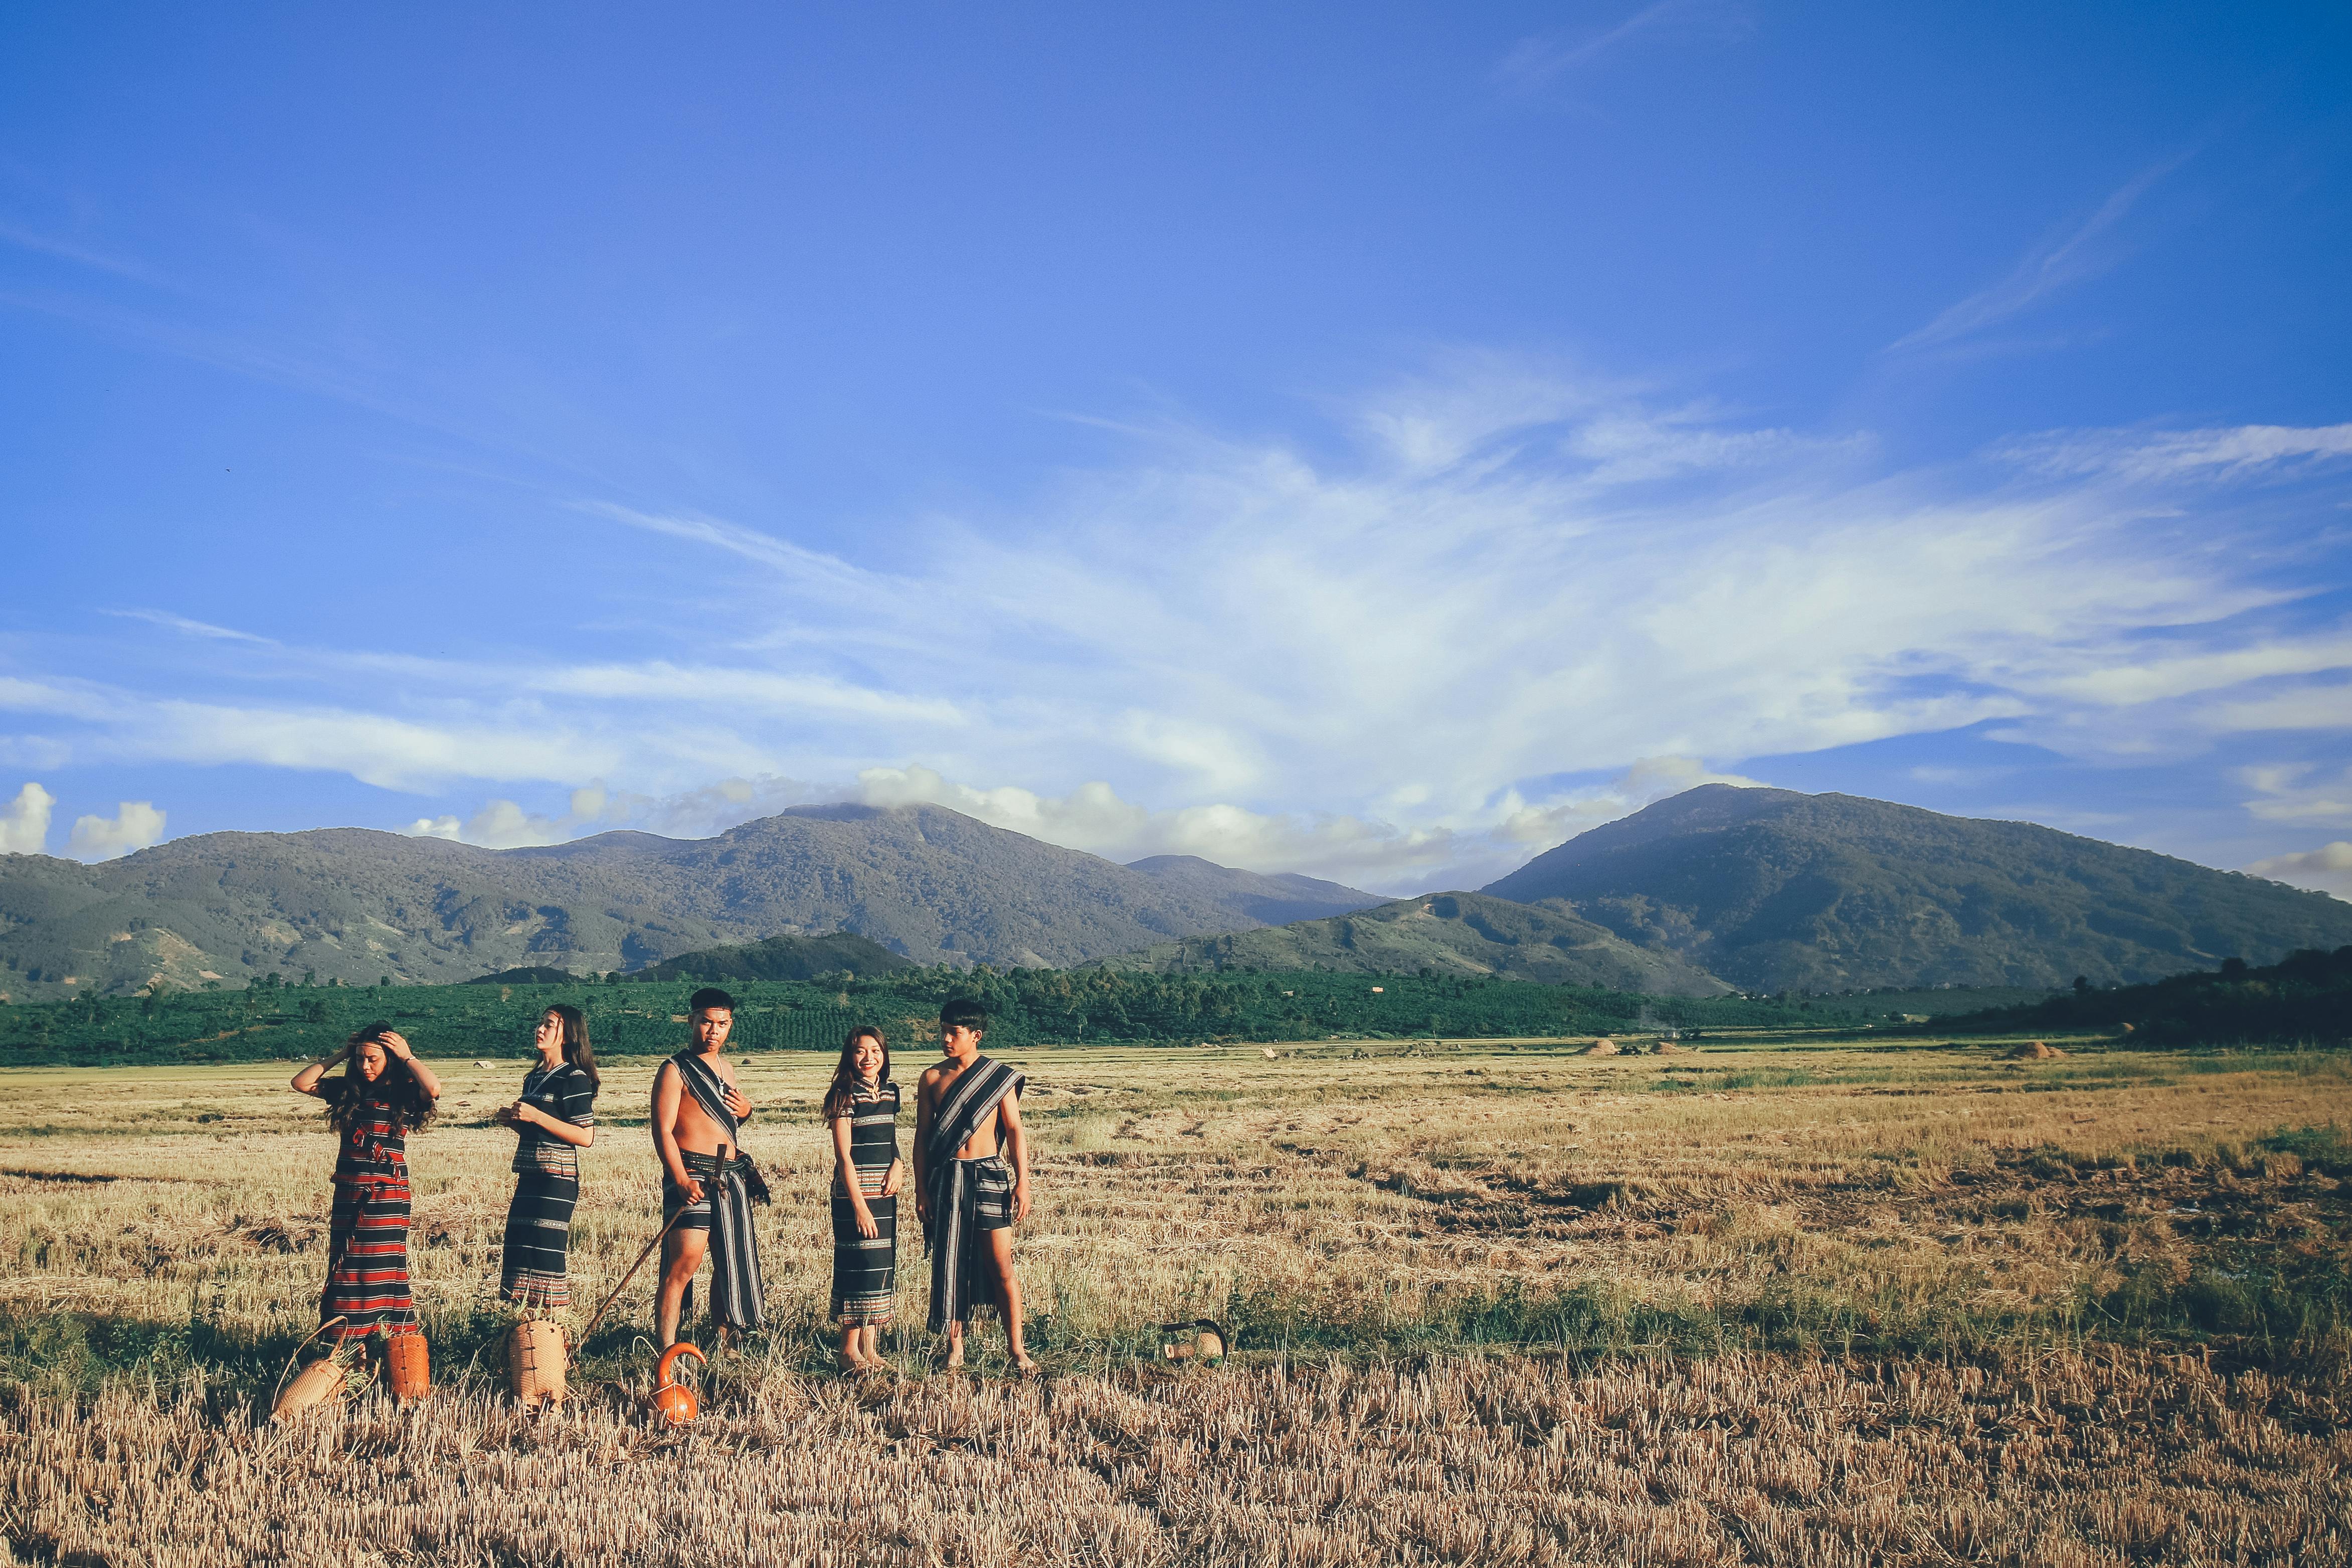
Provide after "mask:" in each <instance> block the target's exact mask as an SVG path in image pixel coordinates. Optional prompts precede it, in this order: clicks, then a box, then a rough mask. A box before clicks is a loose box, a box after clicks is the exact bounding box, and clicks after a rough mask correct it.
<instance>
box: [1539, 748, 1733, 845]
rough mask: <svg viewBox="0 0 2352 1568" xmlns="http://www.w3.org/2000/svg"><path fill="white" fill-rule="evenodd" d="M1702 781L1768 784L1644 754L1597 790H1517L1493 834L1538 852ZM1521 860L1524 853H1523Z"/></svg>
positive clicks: (1680, 759) (1694, 760)
mask: <svg viewBox="0 0 2352 1568" xmlns="http://www.w3.org/2000/svg"><path fill="white" fill-rule="evenodd" d="M1702 784H1733V785H1737V786H1738V787H1739V788H1741V789H1762V788H1766V786H1765V784H1764V782H1763V780H1761V779H1749V778H1747V777H1745V776H1744V775H1742V774H1738V773H1720V772H1717V770H1716V769H1714V768H1709V767H1708V766H1707V765H1706V763H1704V762H1702V761H1700V760H1699V759H1698V758H1696V757H1644V758H1642V759H1641V760H1640V761H1638V762H1636V763H1634V764H1633V767H1631V768H1627V769H1626V770H1625V771H1624V772H1623V773H1622V774H1620V775H1619V776H1618V777H1617V778H1615V779H1611V780H1610V781H1609V782H1608V783H1607V784H1605V785H1602V786H1601V787H1600V788H1599V789H1588V790H1584V791H1580V792H1577V793H1573V794H1570V795H1566V796H1562V797H1557V798H1553V799H1549V800H1543V801H1540V802H1536V803H1529V802H1528V801H1527V800H1524V799H1522V798H1521V797H1520V795H1519V793H1518V791H1517V790H1516V789H1515V790H1512V791H1510V792H1509V793H1508V794H1507V795H1506V796H1505V797H1504V799H1503V802H1502V806H1501V813H1502V821H1501V822H1500V823H1499V824H1498V825H1497V826H1496V829H1495V832H1494V836H1495V837H1496V839H1498V840H1500V841H1503V842H1505V843H1508V844H1524V845H1527V846H1528V847H1529V848H1530V849H1532V850H1534V851H1537V852H1541V851H1544V850H1548V849H1550V848H1552V847H1553V846H1554V845H1557V844H1563V843H1566V842H1567V841H1569V840H1570V839H1572V838H1574V837H1576V835H1577V834H1579V833H1580V832H1582V831H1585V830H1586V829H1587V828H1597V827H1599V826H1600V825H1601V823H1603V822H1613V821H1616V820H1617V819H1618V818H1620V817H1623V816H1630V815H1631V814H1632V813H1633V812H1635V811H1638V810H1641V809H1642V808H1643V807H1644V806H1647V805H1650V804H1651V803H1653V802H1654V801H1658V800H1664V799H1665V798H1666V797H1668V796H1669V795H1679V794H1681V793H1682V792H1683V791H1684V790H1685V789H1697V788H1698V787H1699V786H1700V785H1702ZM1522 858H1525V857H1522Z"/></svg>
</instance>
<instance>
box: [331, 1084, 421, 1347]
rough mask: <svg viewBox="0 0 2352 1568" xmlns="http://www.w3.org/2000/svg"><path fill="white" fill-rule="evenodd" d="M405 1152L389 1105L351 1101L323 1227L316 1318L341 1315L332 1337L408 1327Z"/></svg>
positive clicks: (411, 1323) (411, 1304)
mask: <svg viewBox="0 0 2352 1568" xmlns="http://www.w3.org/2000/svg"><path fill="white" fill-rule="evenodd" d="M408 1203H409V1195H408V1152H407V1144H406V1140H405V1139H404V1137H403V1136H402V1134H401V1131H400V1123H399V1121H398V1120H397V1118H396V1116H395V1113H394V1109H393V1107H392V1106H391V1105H390V1104H389V1103H385V1102H383V1101H382V1100H362V1101H360V1102H359V1103H357V1104H355V1105H354V1106H352V1117H351V1126H350V1128H349V1130H347V1131H346V1132H344V1133H343V1134H342V1144H341V1149H340V1151H339V1152H338V1154H337V1155H336V1158H335V1202H334V1208H333V1211H332V1215H331V1218H330V1219H329V1221H328V1227H327V1285H326V1289H325V1290H324V1291H321V1292H320V1297H319V1321H320V1322H326V1321H327V1320H328V1319H329V1318H333V1317H341V1318H342V1319H343V1320H344V1321H343V1322H341V1324H340V1325H339V1326H338V1327H337V1328H336V1330H335V1336H336V1337H337V1338H338V1339H357V1338H359V1337H361V1336H362V1335H364V1334H367V1333H372V1332H373V1331H374V1330H375V1329H377V1328H379V1327H382V1328H384V1329H386V1330H388V1331H392V1332H400V1331H402V1330H413V1329H414V1328H415V1324H416V1303H415V1301H414V1300H413V1299H412V1298H411V1297H410V1295H409V1291H408Z"/></svg>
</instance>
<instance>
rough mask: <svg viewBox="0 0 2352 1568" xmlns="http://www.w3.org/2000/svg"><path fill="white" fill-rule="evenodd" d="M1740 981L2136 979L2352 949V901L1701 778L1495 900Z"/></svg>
mask: <svg viewBox="0 0 2352 1568" xmlns="http://www.w3.org/2000/svg"><path fill="white" fill-rule="evenodd" d="M1484 891H1485V892H1486V893H1488V894H1493V895H1495V896H1496V897H1498V898H1507V899H1511V900H1514V901H1516V902H1518V903H1522V904H1535V905H1538V907H1559V908H1561V909H1565V910H1568V911H1571V912H1573V913H1574V914H1576V915H1579V916H1580V917H1582V918H1583V919H1586V920H1590V921H1592V922H1594V923H1595V924H1597V925H1603V926H1606V927H1607V928H1608V929H1609V930H1611V931H1612V932H1613V933H1615V934H1616V935H1617V936H1621V937H1622V938H1624V939H1625V940H1626V941H1628V942H1631V943H1633V944H1634V945H1635V946H1641V947H1644V948H1648V949H1650V950H1652V951H1654V952H1661V953H1671V954H1673V955H1674V956H1676V957H1678V958H1681V959H1683V960H1684V961H1685V962H1686V963H1689V964H1692V965H1696V966H1697V967H1700V968H1703V969H1706V970H1708V971H1709V972H1711V973H1713V974H1716V975H1719V976H1721V977H1723V978H1725V979H1727V980H1729V981H1731V982H1732V983H1733V984H1734V985H1736V986H1738V987H1739V988H1742V989H1745V990H1780V989H1783V988H1795V989H1801V990H1822V991H1828V990H1844V989H1847V988H1853V989H1863V988H1876V987H1884V986H1919V985H1961V986H2042V987H2052V988H2055V987H2060V986H2064V985H2067V984H2069V983H2070V982H2071V981H2072V980H2073V979H2074V977H2075V976H2077V975H2080V976H2083V977H2085V978H2087V979H2088V980H2089V981H2090V982H2091V984H2093V985H2094V986H2108V985H2130V984H2136V983H2138V982H2141V981H2147V980H2154V979H2158V978H2160V977H2163V976H2166V975H2171V974H2178V973H2179V972H2180V971H2182V970H2186V969H2198V968H2211V967H2214V966H2216V965H2218V964H2219V963H2220V962H2221V960H2223V959H2225V958H2243V959H2245V960H2246V961H2247V962H2249V963H2252V964H2270V963H2275V962H2277V961H2278V960H2279V959H2281V958H2284V956H2287V954H2289V953H2291V952H2294V951H2296V950H2297V949H2300V948H2310V947H2319V948H2328V949H2333V948H2335V947H2338V946H2343V945H2344V944H2346V943H2352V904H2347V903H2346V902H2344V901H2343V900H2341V899H2336V898H2330V897H2328V896H2327V895H2326V894H2320V893H2305V892H2304V891H2302V890H2300V889H2297V888H2292V887H2288V886H2286V885H2285V884H2284V883H2275V882H2265V881H2263V879H2262V878H2260V877H2253V876H2247V875H2244V874H2242V873H2235V872H2221V871H2214V870H2212V869H2210V867H2206V866H2201V865H2198V864H2195V863H2194V862H2189V861H2184V860H2176V859H2174V858H2173V857H2172V856H2170V855H2161V854H2157V853H2155V852H2152V851H2148V850H2138V849H2130V848H2126V846H2124V845H2121V844H2110V843H2105V842H2102V841H2099V840H2097V839H2086V838H2080V837H2077V836H2076V835H2074V834H2073V833H2062V832H2060V831H2057V830H2056V829H2054V828H2045V827H2042V826H2039V825H2037V824H2035V823H2032V822H2001V821H1981V820H1979V819H1977V818H1972V817H1947V816H1944V815H1942V814H1940V813H1938V812H1935V811H1927V810H1920V809H1919V808H1918V807H1916V806H1900V805H1895V804H1893V803H1892V802H1889V801H1885V800H1864V799H1863V798H1861V797H1859V796H1854V795H1833V794H1831V795H1804V794H1800V793H1798V792H1797V791H1795V790H1792V789H1740V788H1736V787H1734V786H1731V785H1727V784H1706V785H1701V786H1700V787H1699V788H1697V789H1690V790H1686V791H1685V792H1684V793H1682V794H1680V795H1676V796H1675V797H1673V798H1672V799H1671V800H1661V801H1659V802H1658V803H1657V804H1655V805H1654V806H1649V807H1646V808H1644V809H1643V810H1640V811H1637V812H1635V813H1634V814H1633V815H1632V816H1630V817H1625V818H1622V819H1620V820H1619V821H1614V822H1609V823H1606V824H1604V825H1602V826H1601V827H1597V828H1593V829H1591V830H1590V831H1586V832H1583V833H1580V834H1578V835H1577V836H1576V837H1575V838H1572V839H1570V840H1569V841H1568V842H1566V843H1564V844H1562V845H1560V846H1559V848H1557V849H1554V850H1549V851H1547V852H1545V853H1543V854H1539V855H1538V856H1537V857H1536V858H1535V859H1534V860H1532V861H1530V862H1528V863H1527V864H1526V865H1524V866H1522V867H1520V868H1519V869H1518V870H1517V871H1515V872H1513V873H1511V874H1510V875H1508V876H1507V877H1504V878H1502V879H1501V880H1500V881H1498V882H1494V883H1488V884H1487V885H1486V888H1485V889H1484Z"/></svg>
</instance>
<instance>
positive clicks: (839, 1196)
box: [824, 1027, 907, 1372]
mask: <svg viewBox="0 0 2352 1568" xmlns="http://www.w3.org/2000/svg"><path fill="white" fill-rule="evenodd" d="M824 1119H825V1121H826V1123H827V1124H829V1125H830V1126H831V1127H832V1130H833V1152H834V1156H835V1166H834V1176H833V1317H834V1321H835V1322H837V1323H839V1324H840V1325H841V1367H842V1370H843V1371H845V1372H862V1371H865V1370H866V1369H867V1368H871V1367H878V1366H880V1365H881V1364H882V1351H881V1343H880V1342H881V1338H882V1330H883V1328H884V1326H885V1325H887V1323H888V1322H890V1320H891V1318H892V1316H893V1315H894V1314H893V1308H894V1306H895V1304H896V1302H897V1300H898V1187H899V1186H900V1184H901V1183H902V1182H904V1181H905V1179H906V1174H907V1172H906V1166H903V1165H901V1164H900V1163H899V1160H898V1085H897V1084H896V1083H893V1082H890V1047H889V1045H888V1044H887V1042H885V1041H884V1040H883V1039H882V1031H881V1030H878V1029H871V1028H866V1027H860V1028H857V1029H854V1030H850V1031H849V1039H848V1040H845V1042H843V1045H842V1048H841V1061H840V1064H839V1065H838V1066H836V1067H835V1069H834V1071H833V1086H832V1087H831V1088H829V1089H827V1090H826V1091H825V1095H824Z"/></svg>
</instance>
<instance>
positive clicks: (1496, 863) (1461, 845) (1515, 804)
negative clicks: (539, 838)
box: [857, 757, 1757, 892]
mask: <svg viewBox="0 0 2352 1568" xmlns="http://www.w3.org/2000/svg"><path fill="white" fill-rule="evenodd" d="M1756 782H1757V781H1756V780H1755V779H1745V778H1741V777H1740V776H1739V775H1738V774H1731V773H1718V772H1716V771H1715V770H1713V769H1711V768H1707V767H1706V765H1705V764H1704V763H1702V762H1700V761H1698V760H1697V759H1696V758H1688V757H1654V758H1643V759H1642V760H1641V761H1639V762H1637V763H1635V764H1634V765H1633V767H1632V768H1628V769H1626V770H1625V771H1624V772H1623V773H1622V774H1621V775H1620V776H1619V777H1617V778H1616V779H1612V780H1611V781H1610V782H1609V783H1607V784H1605V785H1601V786H1599V787H1596V788H1593V789H1586V790H1583V791H1580V792H1577V793H1573V794H1570V795H1567V796H1562V797H1559V798H1556V799H1547V800H1544V801H1543V802H1541V803H1540V804H1535V805H1530V804H1529V803H1528V801H1526V800H1523V799H1522V798H1521V797H1520V796H1519V795H1518V794H1517V791H1511V792H1507V794H1505V796H1504V797H1503V798H1502V799H1501V800H1498V801H1496V802H1495V803H1494V804H1492V805H1490V806H1488V807H1486V808H1485V809H1483V810H1478V811H1475V812H1473V813H1470V814H1468V815H1466V816H1465V818H1463V820H1461V821H1453V822H1439V823H1431V824H1423V825H1420V826H1415V827H1401V826H1398V825H1396V824H1395V823H1392V822H1388V821H1381V820H1380V819H1379V818H1377V817H1368V816H1345V815H1337V814H1304V813H1300V814H1287V815H1286V814H1279V813H1268V812H1259V811H1251V810H1244V809H1243V808H1241V807H1238V806H1227V805H1219V806H1191V807H1182V808H1178V809H1174V810H1156V811H1155V810H1149V809H1147V808H1145V807H1142V806H1139V805H1137V804H1135V803H1134V802H1132V801H1129V800H1121V799H1120V798H1119V796H1118V792H1117V791H1116V790H1114V789H1112V788H1111V787H1110V786H1109V785H1108V784H1106V783H1103V782H1101V781H1099V780H1097V781H1095V782H1092V783H1088V784H1084V785H1081V786H1079V787H1078V788H1077V789H1073V790H1071V791H1070V792H1069V793H1068V794H1067V795H1065V796H1061V797H1058V798H1049V797H1046V796H1041V795H1039V794H1037V793H1035V792H1034V791H1033V790H1028V789H1019V788H1017V787H1013V786H1000V787H998V788H995V789H974V788H972V787H971V786H970V785H965V784H958V783H955V782H953V781H951V780H950V779H945V778H943V777H941V776H940V774H939V773H937V772H935V771H933V770H932V769H930V768H923V767H919V766H916V767H908V768H868V769H866V771H865V772H864V773H861V774H860V775H858V781H857V783H858V788H857V798H858V799H859V800H862V801H864V802H865V803H866V804H867V805H871V806H905V805H912V804H916V803H919V802H927V803H929V804H933V805H940V806H946V807H948V808H950V809H951V810H958V811H961V812H963V813H964V814H965V815H966V816H970V817H977V818H979V819H980V820H981V821H983V822H987V823H990V824H992V826H995V827H1000V828H1008V829H1011V830H1012V831H1014V832H1018V833H1026V834H1028V835H1029V836H1030V837H1031V838H1035V839H1043V840H1045V841H1046V842H1048V843H1055V844H1061V845H1064V846H1066V847H1067V848H1070V849H1079V850H1085V851H1087V852H1089V853H1093V854H1098V855H1102V856H1104V857H1106V858H1108V859H1110V860H1115V861H1121V862H1127V861H1137V860H1141V859H1143V858H1144V857H1145V856H1147V855H1164V854H1185V855H1198V856H1200V857H1201V858H1202V859H1203V860H1209V861H1214V862H1217V863H1218V864H1220V865H1231V866H1241V867H1244V868H1245V869H1247V870H1251V871H1263V872H1282V871H1296V872H1304V873H1307V874H1309V875H1312V876H1320V877H1328V878H1330V879H1331V880H1334V881H1338V882H1346V883H1356V884H1359V885H1361V886H1364V887H1366V888H1370V889H1374V890H1383V891H1393V892H1404V891H1410V890H1414V889H1428V888H1432V887H1435V886H1439V885H1443V886H1447V887H1454V886H1463V887H1475V886H1480V885H1483V884H1484V883H1488V882H1491V881H1493V880H1494V879H1495V878H1496V877H1498V876H1501V875H1502V874H1504V873H1507V872H1508V871H1511V870H1513V869H1515V868H1516V867H1517V866H1518V865H1520V864H1521V863H1522V862H1525V861H1526V860H1527V859H1528V855H1529V854H1530V852H1533V851H1539V850H1545V849H1549V848H1550V847H1551V846H1552V845H1554V844H1557V843H1559V842H1562V841H1565V840H1567V839H1570V838H1572V837H1574V836H1575V835H1576V834H1578V833H1580V832H1582V831H1584V830H1585V829H1587V828H1591V827H1597V826H1599V825H1600V824H1601V823H1602V822H1606V821H1614V820H1615V819H1617V818H1619V817H1622V816H1624V815H1626V814H1627V813H1629V812H1632V811H1635V810H1640V809H1641V808H1642V807H1643V806H1646V805H1648V804H1650V803H1651V802H1652V801H1654V800H1664V798H1665V797H1667V796H1669V795H1676V794H1680V793H1681V792H1682V791H1683V790H1685V789H1693V788H1695V787H1696V786H1697V785H1700V784H1738V785H1754V784H1755V783H1756Z"/></svg>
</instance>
